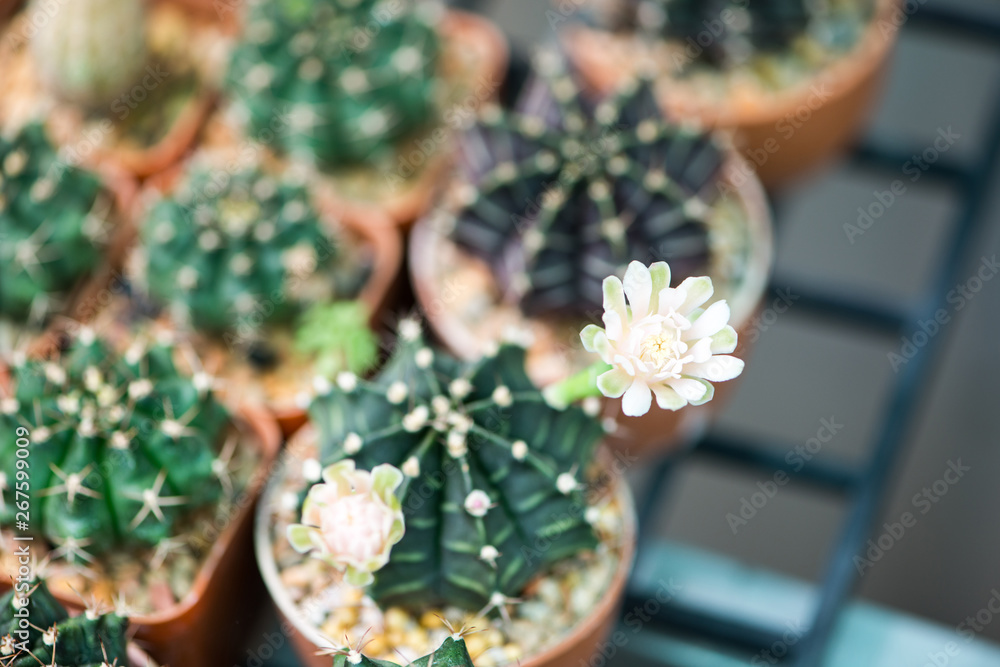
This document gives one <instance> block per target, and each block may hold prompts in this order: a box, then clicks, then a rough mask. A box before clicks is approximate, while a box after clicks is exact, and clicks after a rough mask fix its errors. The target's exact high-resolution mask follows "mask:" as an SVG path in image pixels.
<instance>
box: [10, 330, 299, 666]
mask: <svg viewBox="0 0 1000 667" xmlns="http://www.w3.org/2000/svg"><path fill="white" fill-rule="evenodd" d="M66 336H67V339H68V340H67V343H66V345H65V349H64V350H63V351H62V352H61V353H59V354H58V355H57V356H56V357H55V358H48V359H46V358H38V357H25V356H23V355H21V356H18V357H15V358H14V359H12V360H11V362H10V366H9V368H8V372H9V377H6V378H5V379H4V382H3V383H2V384H0V425H2V435H0V489H2V493H3V498H4V500H5V502H4V503H0V531H2V533H0V534H2V537H3V540H4V541H5V543H6V544H12V545H25V544H27V545H29V546H30V554H31V556H32V557H33V558H34V559H36V560H38V561H40V562H43V563H44V562H45V561H47V562H48V564H47V566H46V569H47V579H48V585H49V586H50V587H51V588H52V589H53V591H54V592H55V594H56V595H57V597H59V599H60V600H62V601H63V602H64V603H65V604H67V605H68V606H70V607H77V606H78V605H79V600H80V596H81V595H82V596H84V598H85V599H91V598H93V599H96V600H99V601H104V602H111V601H112V600H113V599H119V600H121V599H123V600H125V601H126V602H127V603H128V605H129V606H130V608H132V609H134V610H135V615H134V625H135V627H136V632H137V637H138V638H139V639H140V640H142V641H143V642H144V643H145V645H147V646H148V647H149V648H150V650H151V651H152V653H153V654H154V655H155V656H156V657H157V659H159V660H161V661H163V662H169V663H170V664H183V665H204V666H205V667H210V666H215V665H219V664H223V663H224V662H225V661H226V660H227V659H229V658H230V657H232V656H231V655H230V652H231V651H232V649H233V647H234V646H235V645H236V644H235V639H234V638H233V637H232V636H228V641H227V633H232V632H233V627H232V626H233V624H234V623H236V620H238V619H240V618H243V615H244V614H246V611H247V607H246V606H244V605H245V602H246V601H247V597H248V596H250V595H251V594H252V593H253V586H248V585H247V579H248V577H250V576H252V575H251V573H252V565H251V559H248V558H247V556H248V554H247V549H248V548H249V537H250V536H249V532H248V531H249V529H250V524H249V517H250V515H251V513H252V508H253V503H254V500H255V498H256V495H257V492H258V490H259V488H260V487H261V486H262V485H263V482H264V477H265V475H266V471H267V470H268V468H269V465H270V462H271V459H272V458H273V457H274V456H275V454H276V453H277V448H278V445H279V433H278V429H277V425H276V424H275V423H274V422H273V420H272V419H270V417H269V416H267V415H266V413H264V412H263V411H261V410H259V409H253V408H252V407H250V406H247V405H244V406H241V407H240V408H239V410H238V411H237V412H231V411H230V409H228V408H227V407H226V406H225V405H223V404H222V403H221V402H220V401H219V400H218V399H217V398H216V395H215V390H214V388H213V387H214V384H215V380H214V379H213V378H212V377H210V376H209V375H208V374H207V373H205V372H204V371H203V369H202V368H201V366H200V364H199V363H198V360H197V358H196V356H195V355H194V354H193V353H192V351H191V350H190V349H187V348H185V347H184V346H182V345H179V344H176V343H174V342H173V341H171V340H170V339H168V338H166V337H165V336H164V335H162V334H161V335H158V336H157V337H155V338H152V337H147V336H146V335H142V334H140V335H136V336H134V337H133V336H129V335H127V334H124V333H116V334H114V336H111V335H109V337H108V338H101V337H97V336H95V334H94V332H93V330H91V329H89V328H87V327H80V328H78V329H77V332H76V333H73V334H66ZM118 337H121V343H122V345H124V346H125V347H126V349H125V350H124V351H123V352H119V346H118V345H117V344H115V343H112V342H111V339H112V338H118ZM15 489H16V491H15ZM7 501H9V502H7ZM25 538H30V541H18V540H19V539H20V540H24V539H25ZM16 551H17V550H15V549H13V548H11V549H8V548H6V547H5V548H4V549H2V550H0V559H2V562H0V572H3V573H9V572H10V573H12V572H18V571H19V568H21V567H22V566H25V563H24V562H22V556H18V555H17V553H16ZM4 576H6V574H4ZM223 618H224V619H226V621H225V622H224V623H220V622H219V619H223ZM60 664H61V663H60Z"/></svg>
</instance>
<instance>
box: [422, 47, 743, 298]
mask: <svg viewBox="0 0 1000 667" xmlns="http://www.w3.org/2000/svg"><path fill="white" fill-rule="evenodd" d="M537 70H538V74H539V76H538V77H537V78H536V79H535V80H534V81H533V82H531V83H529V84H528V86H527V88H526V90H525V92H524V93H522V97H521V99H520V100H519V103H518V105H517V108H516V110H515V111H514V112H510V113H505V112H502V111H500V110H499V109H491V110H488V111H486V112H485V113H484V114H483V117H482V119H481V121H480V123H479V124H478V125H477V126H476V127H475V128H473V130H472V131H471V133H470V135H469V137H467V139H466V141H465V142H464V145H463V157H464V164H463V171H462V174H461V178H460V179H458V181H457V184H456V186H455V187H454V188H453V189H452V191H451V192H450V193H449V194H450V197H449V200H450V201H449V202H448V203H447V204H446V205H445V207H444V208H443V209H442V210H440V211H438V212H437V215H439V216H442V218H443V223H444V224H445V225H446V226H453V230H454V231H453V233H452V235H453V238H454V239H455V241H456V242H457V243H459V244H460V245H461V246H463V247H464V248H466V249H467V250H469V251H471V252H472V253H474V254H476V255H478V256H480V257H482V258H483V259H485V260H486V261H488V262H490V263H491V264H492V266H493V268H494V272H495V274H496V276H497V278H498V279H499V280H500V281H501V283H502V284H503V285H504V286H505V287H506V288H507V291H508V292H513V293H515V294H517V295H518V296H519V298H520V303H521V306H522V309H523V310H524V311H525V312H526V313H527V314H529V315H535V314H543V313H544V314H571V315H584V316H586V315H588V314H593V313H595V312H600V307H601V303H602V292H601V282H602V281H603V280H604V278H605V277H606V276H608V275H613V274H622V273H624V270H625V268H626V266H627V265H628V263H629V262H630V261H632V260H638V261H640V262H644V263H650V262H652V261H656V260H662V259H666V260H667V261H669V262H670V264H671V266H672V267H673V268H674V272H675V276H676V277H677V278H678V279H683V278H684V277H686V276H690V275H695V274H697V273H699V272H700V273H704V269H705V268H706V266H707V264H708V260H709V246H708V229H707V226H706V224H705V219H706V215H707V213H708V209H709V207H708V203H707V201H711V199H712V198H713V197H714V196H715V189H714V188H713V187H712V186H713V185H714V184H715V182H716V180H717V178H718V174H719V172H720V170H721V167H722V164H723V161H724V157H725V156H724V153H723V151H722V149H721V148H719V147H718V146H717V145H716V144H715V143H714V141H713V140H712V138H711V136H710V135H708V134H706V133H702V132H699V131H696V130H693V129H690V128H686V127H683V126H678V125H676V124H673V123H670V122H668V121H667V120H666V119H665V118H664V117H663V115H662V114H661V112H660V111H659V108H658V107H657V104H656V100H655V98H654V95H653V92H652V89H651V86H650V84H649V82H647V81H639V82H633V83H630V84H628V85H627V86H626V87H625V88H624V89H623V90H621V91H620V92H619V93H618V94H617V95H615V96H612V97H609V98H608V99H603V100H598V101H592V100H590V99H588V98H587V97H585V96H584V95H582V94H581V91H580V89H579V87H578V85H577V83H576V80H575V79H574V77H573V76H572V74H571V73H570V72H569V71H567V69H566V68H565V64H564V62H563V60H562V59H561V58H560V57H558V56H557V55H555V54H552V53H543V54H541V55H540V56H539V58H538V60H537Z"/></svg>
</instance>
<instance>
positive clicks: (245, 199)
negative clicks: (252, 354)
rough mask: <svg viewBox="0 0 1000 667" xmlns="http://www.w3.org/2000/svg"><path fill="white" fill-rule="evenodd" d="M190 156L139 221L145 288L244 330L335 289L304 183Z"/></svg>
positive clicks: (330, 248)
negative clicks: (177, 181)
mask: <svg viewBox="0 0 1000 667" xmlns="http://www.w3.org/2000/svg"><path fill="white" fill-rule="evenodd" d="M217 178H218V172H217V171H215V170H213V169H212V168H211V166H209V165H201V164H196V165H195V166H193V167H192V169H191V170H190V171H189V173H188V175H187V177H186V179H185V182H184V183H182V184H181V185H180V187H179V189H178V191H177V192H176V194H174V195H173V196H172V197H170V198H166V199H163V200H161V201H160V202H159V203H158V204H157V205H155V206H154V207H153V209H152V210H151V211H150V212H149V214H148V215H147V216H146V219H145V220H144V223H143V225H142V229H141V231H140V234H141V241H142V245H143V248H144V251H145V253H144V254H145V263H146V269H145V276H144V277H143V278H142V279H143V280H144V282H145V283H146V284H147V286H148V289H149V292H150V294H151V295H152V296H153V297H154V299H156V300H157V301H159V302H160V303H163V304H170V306H171V307H172V308H173V309H174V311H175V312H177V313H178V314H179V315H180V316H181V319H189V320H190V322H191V323H192V324H193V325H194V326H195V327H196V328H197V329H199V330H203V331H208V332H210V333H213V334H217V335H222V334H225V335H226V336H232V335H234V334H235V335H236V336H239V337H240V339H243V338H252V337H253V336H245V335H244V331H245V330H246V327H247V326H249V327H250V328H251V330H253V329H256V327H257V325H259V324H262V323H267V324H281V323H287V322H290V321H291V320H292V318H294V317H295V316H296V315H298V314H299V313H300V312H301V311H302V309H303V308H304V307H305V306H307V305H309V304H312V303H319V302H324V301H329V300H330V299H332V298H333V297H334V296H335V295H336V294H337V293H338V291H339V290H338V287H340V288H341V289H343V290H345V291H346V290H347V289H348V287H347V286H345V285H343V284H341V285H338V282H341V283H343V281H342V280H341V279H340V277H339V276H338V267H337V261H336V259H337V257H338V248H337V243H336V239H334V237H333V234H332V232H330V231H328V230H327V229H326V228H325V223H324V222H322V221H321V220H320V219H319V214H318V213H317V212H316V210H315V208H314V207H313V205H312V204H311V202H310V198H309V193H308V191H307V190H306V188H305V186H304V184H303V183H302V182H301V181H299V180H296V179H295V178H294V177H293V176H292V175H291V174H289V173H288V172H285V173H284V174H282V175H281V176H280V177H279V176H272V175H271V174H270V173H268V172H266V171H265V170H263V169H262V168H259V167H248V168H244V169H242V170H240V171H237V172H236V173H233V174H231V175H229V176H228V177H227V180H226V182H225V183H223V184H219V183H218V182H217V181H216V179H217Z"/></svg>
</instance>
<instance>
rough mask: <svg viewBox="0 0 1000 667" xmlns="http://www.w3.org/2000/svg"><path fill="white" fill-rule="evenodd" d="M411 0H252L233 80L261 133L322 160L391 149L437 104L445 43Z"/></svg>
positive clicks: (373, 156) (366, 156)
mask: <svg viewBox="0 0 1000 667" xmlns="http://www.w3.org/2000/svg"><path fill="white" fill-rule="evenodd" d="M436 14H437V12H435V11H434V10H433V6H432V5H428V4H427V3H418V2H414V1H413V0H379V1H376V0H359V1H353V2H352V1H349V0H313V1H310V2H302V1H301V0H282V1H278V2H273V1H270V0H269V1H266V2H262V1H255V2H252V3H251V5H250V8H249V15H248V17H247V21H246V30H245V33H244V35H243V39H242V41H241V42H240V44H239V45H238V46H237V48H236V50H235V52H234V53H233V56H232V61H231V64H230V69H229V73H228V75H227V86H228V88H229V91H230V92H231V94H232V95H233V97H234V98H235V99H236V100H237V101H238V103H239V104H238V105H237V109H238V110H239V111H241V112H242V114H243V115H244V116H245V120H246V121H247V122H248V123H249V125H250V127H251V128H252V129H253V130H254V131H260V130H262V129H263V128H267V127H269V126H272V125H273V123H274V121H275V119H280V120H281V122H282V123H283V124H284V125H285V128H284V130H283V131H282V132H280V133H279V135H278V137H277V142H278V143H279V144H280V147H281V149H282V150H284V151H286V152H288V153H290V154H292V155H294V156H295V157H296V158H298V159H303V160H307V161H309V162H312V163H315V164H318V165H319V166H321V167H329V168H335V167H340V166H344V165H350V164H356V163H362V162H369V161H373V160H377V159H378V158H379V157H380V156H383V155H385V154H386V153H387V152H388V151H389V150H390V149H391V147H392V145H393V144H394V143H395V142H396V141H397V140H399V139H401V138H403V137H404V136H406V135H407V134H408V133H410V132H413V131H414V130H416V129H418V128H420V127H421V126H423V125H424V124H426V123H428V122H429V121H430V120H431V119H432V117H433V115H434V110H435V102H436V95H437V85H436V82H437V61H438V56H439V52H440V45H439V40H438V35H437V31H436Z"/></svg>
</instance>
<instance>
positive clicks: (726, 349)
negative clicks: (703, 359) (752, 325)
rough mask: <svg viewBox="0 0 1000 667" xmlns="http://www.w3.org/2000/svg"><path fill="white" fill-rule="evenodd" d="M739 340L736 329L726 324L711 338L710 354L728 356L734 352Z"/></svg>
mask: <svg viewBox="0 0 1000 667" xmlns="http://www.w3.org/2000/svg"><path fill="white" fill-rule="evenodd" d="M738 342H739V338H738V336H737V335H736V329H734V328H732V327H731V326H729V325H728V324H727V325H726V326H724V327H722V329H721V330H720V331H719V332H718V333H716V334H715V335H713V336H712V354H729V353H730V352H735V351H736V344H737V343H738Z"/></svg>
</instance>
